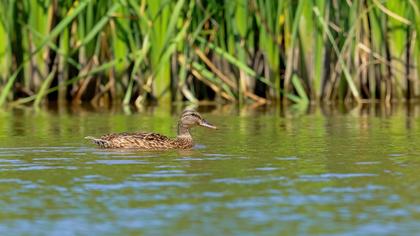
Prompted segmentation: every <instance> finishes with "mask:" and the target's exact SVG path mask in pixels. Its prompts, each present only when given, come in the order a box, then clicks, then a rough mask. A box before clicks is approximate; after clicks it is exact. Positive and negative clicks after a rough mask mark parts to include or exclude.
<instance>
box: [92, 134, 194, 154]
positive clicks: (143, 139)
mask: <svg viewBox="0 0 420 236" xmlns="http://www.w3.org/2000/svg"><path fill="white" fill-rule="evenodd" d="M86 139H90V140H92V141H93V142H94V143H95V144H97V145H99V146H100V147H102V148H137V149H148V150H160V149H162V150H164V149H188V148H192V146H193V140H192V138H178V137H177V138H169V137H166V136H164V135H161V134H156V133H147V132H136V133H117V134H106V135H103V136H101V137H100V138H94V137H86Z"/></svg>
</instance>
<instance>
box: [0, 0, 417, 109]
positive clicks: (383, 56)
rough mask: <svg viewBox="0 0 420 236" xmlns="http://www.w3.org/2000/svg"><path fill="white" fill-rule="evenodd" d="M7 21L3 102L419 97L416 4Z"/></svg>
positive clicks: (373, 1)
mask: <svg viewBox="0 0 420 236" xmlns="http://www.w3.org/2000/svg"><path fill="white" fill-rule="evenodd" d="M0 21H1V24H0V41H1V43H0V61H1V64H0V106H4V105H17V104H19V105H20V104H31V105H33V106H34V107H40V106H41V105H42V104H43V103H45V102H48V101H49V102H56V101H57V102H59V104H66V103H82V102H91V103H92V104H95V105H98V106H101V105H107V104H111V103H122V104H135V105H136V106H143V105H144V104H146V103H149V102H156V101H157V102H159V103H161V104H162V103H164V104H165V103H171V102H182V101H189V102H192V103H200V102H201V101H215V102H235V103H238V104H249V103H254V104H255V105H260V104H266V103H271V102H283V103H286V104H287V103H289V102H292V103H298V104H304V105H305V104H308V103H310V102H323V101H328V102H334V101H339V102H348V101H354V102H361V101H376V100H380V101H384V102H387V103H389V102H392V101H395V100H417V99H418V98H419V96H420V84H419V79H420V69H419V62H420V39H419V38H420V36H419V33H420V5H419V3H418V1H415V0H407V1H399V0H386V1H385V0H361V1H346V0H337V1H326V0H315V1H303V0H301V1H294V0H280V1H270V0H235V1H227V0H225V1H221V0H209V1H200V0H191V1H186V0H177V1H169V0H153V1H152V0H140V1H137V0H107V1H102V0H101V1H100V0H78V1H72V0H61V1H58V0H51V1H37V0H19V1H17V0H9V1H1V2H0Z"/></svg>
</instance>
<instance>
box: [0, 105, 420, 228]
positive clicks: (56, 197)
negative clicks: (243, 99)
mask: <svg viewBox="0 0 420 236" xmlns="http://www.w3.org/2000/svg"><path fill="white" fill-rule="evenodd" d="M175 113H176V112H175ZM278 113H280V112H275V111H274V112H258V111H250V112H235V111H232V110H223V109H218V110H214V111H208V112H203V115H204V116H205V117H206V118H207V119H208V120H209V121H211V122H212V123H214V124H216V125H218V126H219V127H220V129H219V130H206V129H204V128H196V129H195V130H194V131H193V136H194V138H195V141H196V146H195V147H194V149H192V150H188V151H165V152H158V151H155V152H142V151H134V150H128V151H117V150H103V149H97V148H95V146H93V145H91V144H90V143H89V142H87V141H86V140H84V139H83V137H84V136H87V135H94V136H95V135H96V136H97V135H100V134H104V133H108V132H120V131H137V130H146V131H156V132H159V133H163V134H167V135H174V130H175V127H176V124H175V123H176V116H175V114H172V115H171V114H170V113H169V112H165V111H164V110H161V111H159V110H158V111H155V112H150V111H147V112H140V113H133V114H125V113H123V112H101V113H94V112H78V113H69V112H46V111H43V112H39V113H35V112H33V111H11V112H3V113H0V209H1V210H0V235H20V234H31V235H45V234H51V235H109V234H112V235H126V234H134V235H138V234H144V235H296V234H299V235H307V234H317V235H387V234H392V235H396V234H398V235H407V234H412V235H415V234H417V233H418V232H420V223H419V222H420V197H419V196H420V133H419V132H418V127H419V120H418V119H417V118H416V117H415V116H413V115H410V116H407V115H406V113H405V112H404V111H400V112H396V113H394V114H393V115H390V116H385V115H380V116H375V115H360V113H359V112H349V113H346V114H342V113H339V112H336V114H334V115H325V114H322V113H321V112H320V111H315V112H314V113H312V114H306V115H303V114H293V113H292V114H289V115H284V114H283V115H281V114H278Z"/></svg>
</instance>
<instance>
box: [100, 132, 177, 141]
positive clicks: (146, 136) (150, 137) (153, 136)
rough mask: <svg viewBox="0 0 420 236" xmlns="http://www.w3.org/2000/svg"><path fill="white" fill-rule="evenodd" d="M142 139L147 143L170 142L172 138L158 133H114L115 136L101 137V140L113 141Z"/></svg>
mask: <svg viewBox="0 0 420 236" xmlns="http://www.w3.org/2000/svg"><path fill="white" fill-rule="evenodd" d="M127 138H130V139H141V140H145V141H164V140H165V141H166V140H170V138H168V137H166V136H165V135H161V134H157V133H149V132H132V133H128V132H125V133H113V134H106V135H103V136H102V137H100V139H103V140H108V141H112V140H115V139H127Z"/></svg>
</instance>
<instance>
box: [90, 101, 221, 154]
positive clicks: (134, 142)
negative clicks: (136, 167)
mask: <svg viewBox="0 0 420 236" xmlns="http://www.w3.org/2000/svg"><path fill="white" fill-rule="evenodd" d="M195 126H202V127H206V128H209V129H217V127H216V126H214V125H212V124H210V123H209V122H208V121H207V120H205V119H204V118H203V117H202V116H201V115H200V113H198V112H197V111H195V110H191V109H187V110H184V111H183V112H182V113H181V116H180V118H179V120H178V132H177V136H176V137H175V138H170V137H167V136H164V135H161V134H157V133H151V132H133V133H129V132H125V133H111V134H106V135H103V136H101V137H99V138H95V137H92V136H87V137H85V139H88V140H91V141H92V142H93V143H94V144H96V145H98V146H99V147H100V148H114V149H122V148H130V149H143V150H166V149H190V148H192V147H193V145H194V143H193V139H192V136H191V133H190V129H191V128H193V127H195Z"/></svg>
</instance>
